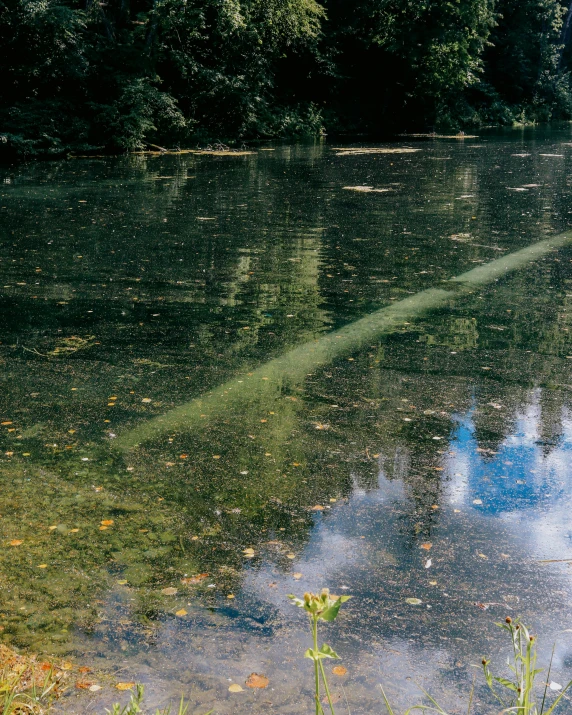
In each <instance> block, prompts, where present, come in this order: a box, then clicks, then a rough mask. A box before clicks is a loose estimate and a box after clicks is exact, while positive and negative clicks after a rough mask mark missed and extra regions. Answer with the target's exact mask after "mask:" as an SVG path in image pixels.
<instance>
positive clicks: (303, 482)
mask: <svg viewBox="0 0 572 715" xmlns="http://www.w3.org/2000/svg"><path fill="white" fill-rule="evenodd" d="M382 146H383V147H385V148H393V149H396V148H397V149H400V148H408V147H410V148H415V149H418V150H419V151H416V152H408V153H387V154H379V153H373V154H368V153H364V154H358V155H348V154H347V153H341V154H340V152H337V151H335V150H334V148H333V145H332V144H328V143H325V142H323V143H318V144H315V145H312V146H278V147H275V148H274V149H273V150H271V151H256V152H255V153H253V154H251V155H246V156H237V157H232V156H228V157H214V156H204V155H200V156H197V155H181V156H131V157H124V158H93V159H75V160H70V161H67V162H54V163H51V162H46V163H36V164H30V165H23V166H20V167H18V168H16V169H12V170H10V169H3V170H2V173H1V175H2V177H3V184H2V186H1V188H0V232H1V243H0V259H1V260H0V285H1V286H3V288H2V291H1V304H2V313H1V315H2V318H1V320H2V326H1V332H0V339H1V344H0V360H1V362H2V368H3V369H2V380H3V385H2V387H3V389H2V391H1V393H0V417H1V420H0V421H1V422H2V426H1V427H0V429H1V430H2V432H1V440H2V445H1V451H0V454H1V455H2V456H1V462H0V464H1V472H0V478H1V480H2V489H1V491H0V514H1V517H0V538H1V544H2V546H1V549H0V574H1V578H2V587H1V588H0V628H1V631H0V638H1V639H2V641H4V642H5V643H7V644H10V645H13V646H14V647H18V648H27V649H28V650H31V651H34V652H41V653H43V654H57V655H61V656H65V657H66V658H69V659H71V660H72V661H73V662H75V663H77V664H87V665H89V666H91V667H92V668H94V669H95V675H94V676H93V678H92V680H93V682H96V681H97V682H98V683H99V684H101V685H102V686H103V687H102V690H101V691H99V692H98V693H95V694H93V695H88V696H86V695H83V694H82V695H81V699H80V700H78V696H77V695H76V694H75V693H71V694H69V695H68V696H67V698H65V699H64V700H65V703H64V705H65V708H66V709H67V712H76V711H77V712H98V711H101V709H102V703H105V704H107V705H108V704H109V702H110V701H111V700H112V699H114V698H116V691H114V690H113V685H114V683H115V682H117V681H118V680H119V681H129V680H136V681H140V682H144V683H145V684H146V686H147V693H148V696H149V703H150V704H153V705H161V704H165V703H166V702H167V701H168V700H169V699H173V698H176V697H178V696H179V695H180V694H181V693H184V694H185V695H186V696H187V697H188V698H189V699H190V701H191V712H192V713H197V715H198V714H199V713H204V712H206V711H207V710H209V709H211V708H213V707H214V708H215V712H217V713H221V714H224V713H231V712H235V713H237V712H251V713H258V712H267V711H268V710H269V709H270V710H272V711H275V712H277V713H290V712H291V713H301V712H311V711H312V690H311V689H312V679H311V668H310V664H309V661H307V660H306V661H305V660H304V659H303V658H302V654H303V651H304V650H305V648H306V647H307V646H308V645H309V639H308V636H307V633H306V623H305V621H304V618H303V614H302V613H301V612H300V611H298V610H297V609H294V608H292V606H291V605H290V604H289V603H288V601H287V598H286V594H288V593H292V592H294V593H298V594H301V593H303V592H304V591H305V590H317V589H319V588H321V587H322V586H326V587H329V588H330V589H331V590H332V592H334V593H347V594H352V595H353V596H354V599H353V600H352V601H350V602H349V603H348V604H347V606H346V607H345V609H344V611H343V612H342V615H341V616H340V618H339V620H338V621H337V622H336V623H335V624H333V625H330V626H327V627H326V628H325V629H324V637H325V638H327V640H328V642H330V643H331V644H332V645H333V646H334V647H335V648H336V650H337V651H338V652H339V653H340V655H341V656H342V658H343V660H342V663H343V665H344V666H345V667H346V668H347V670H348V673H347V675H345V676H343V677H336V676H334V675H332V679H333V681H334V682H333V690H334V692H335V695H336V697H337V696H339V697H340V698H341V701H340V708H341V709H342V710H344V711H345V708H346V705H345V698H347V701H348V702H349V705H350V707H351V710H352V712H355V713H373V712H375V713H379V712H381V711H382V702H381V699H380V693H379V689H378V683H379V682H383V683H384V684H385V685H386V686H387V688H386V689H387V690H388V692H389V694H390V696H391V698H392V699H393V700H394V701H395V703H396V706H397V707H403V706H405V705H406V704H409V705H410V704H412V703H413V702H414V700H415V699H416V698H417V697H418V693H419V691H418V690H417V688H416V686H415V683H414V681H415V680H417V681H418V682H419V683H421V684H422V685H423V686H424V687H426V688H428V689H429V690H430V691H431V692H432V693H434V694H435V695H437V696H438V697H439V699H440V701H441V702H442V703H443V704H446V705H447V706H450V707H451V708H453V709H454V708H457V709H459V710H462V708H463V707H465V709H466V705H463V703H466V701H467V694H468V690H469V688H470V683H471V682H472V678H473V674H474V673H475V672H476V668H475V666H477V665H478V664H479V662H480V659H481V656H483V655H487V656H493V658H494V659H495V660H496V662H498V663H499V665H500V663H501V662H502V660H504V656H505V653H506V643H504V642H503V641H502V637H501V636H499V633H498V632H497V631H498V629H497V628H496V627H495V625H494V622H495V621H498V620H501V619H503V618H504V617H505V616H506V615H511V616H513V617H514V616H516V615H521V616H522V617H523V618H524V619H525V621H526V622H527V623H530V624H531V625H532V626H533V628H534V629H535V631H536V632H538V634H539V636H540V637H541V644H542V645H541V650H542V655H543V657H544V658H548V657H549V653H550V649H551V647H552V643H553V642H554V641H556V643H557V645H556V652H555V659H554V666H553V669H554V670H553V678H554V679H555V680H557V681H558V682H567V680H568V679H570V677H572V675H571V673H572V667H571V666H572V622H571V618H570V606H571V599H570V576H571V573H570V568H569V566H568V564H567V563H566V562H565V561H555V562H553V563H543V560H557V559H562V560H565V559H572V543H571V538H572V531H571V530H570V526H569V523H570V519H569V514H570V509H571V507H572V488H571V487H572V484H571V477H572V461H571V454H572V412H571V409H570V395H571V391H572V374H571V373H572V339H571V337H570V325H571V324H572V302H571V299H572V248H569V247H567V246H566V245H562V246H561V247H559V248H557V249H554V250H549V251H547V252H546V253H545V254H544V255H542V256H541V257H540V258H538V260H535V261H534V262H529V263H527V264H526V265H524V266H521V267H520V268H519V269H518V270H515V271H512V272H511V273H509V274H507V275H503V276H501V277H500V278H498V279H494V278H493V279H491V280H490V281H487V282H486V284H485V285H479V286H474V287H473V288H472V289H471V290H470V291H464V290H457V291H456V289H453V288H452V287H451V286H452V284H451V283H450V281H449V279H450V278H451V277H453V276H459V275H461V274H464V273H466V272H467V271H470V270H471V269H474V268H476V267H478V266H480V265H485V264H488V263H489V262H492V261H494V260H497V259H499V258H502V257H503V256H507V255H512V254H513V253H515V252H516V251H518V250H520V249H522V248H524V247H527V246H530V245H532V244H534V243H536V242H539V241H543V240H545V239H547V238H550V237H552V236H557V235H559V234H561V233H562V232H563V231H566V230H568V229H570V227H571V225H572V220H571V217H572V201H571V193H570V183H571V180H572V137H571V134H570V131H569V130H566V131H552V132H540V131H526V132H511V133H507V134H504V135H484V136H481V137H480V138H478V139H477V140H465V141H436V140H434V141H424V142H417V143H411V142H407V141H401V142H399V143H396V144H391V145H389V144H388V145H382ZM364 185H365V186H370V187H372V188H374V189H387V191H383V192H376V191H370V192H364V191H355V190H351V189H348V188H344V187H356V186H364ZM429 289H439V290H447V291H452V293H451V295H448V297H447V299H446V300H444V301H442V302H440V303H439V305H438V306H434V305H429V304H427V305H426V306H424V305H423V303H424V300H425V299H424V298H423V296H426V295H428V293H422V292H423V291H428V290H429ZM455 291H456V292H455ZM419 294H421V296H422V297H421V298H418V297H417V298H415V296H418V295H419ZM406 299H410V303H411V302H413V303H415V304H416V305H417V304H419V305H418V309H417V308H416V310H415V311H412V312H411V317H410V318H408V319H402V320H401V322H400V324H399V325H395V326H393V328H392V329H391V330H386V331H385V332H384V331H380V334H379V335H377V334H376V336H375V340H372V342H371V343H368V344H364V343H363V341H362V340H361V339H358V337H357V335H355V334H354V333H351V334H352V336H354V337H355V345H353V349H352V344H351V340H350V341H349V343H348V345H345V346H344V349H343V350H337V349H333V350H331V351H330V352H328V354H327V355H326V356H325V357H324V355H322V356H321V358H320V359H319V360H318V359H317V357H316V356H317V355H318V353H319V350H320V347H319V346H321V345H323V344H324V343H323V340H324V339H329V338H328V336H330V335H331V334H333V336H334V337H333V338H332V340H331V342H335V335H336V332H335V331H338V330H343V329H344V326H348V325H353V324H354V323H355V324H356V325H360V324H359V323H357V322H356V321H359V320H360V319H362V318H364V316H368V315H370V314H374V313H375V312H376V311H382V310H383V309H386V308H389V306H392V305H393V306H394V307H395V306H399V305H401V304H402V303H401V301H405V300H406ZM395 309H396V310H399V307H397V308H395ZM353 339H354V338H353V337H352V340H353ZM301 346H303V347H301ZM296 349H298V351H297V352H292V351H296ZM288 355H295V356H297V358H296V360H295V361H294V363H292V362H291V363H289V368H288V370H284V371H283V372H281V369H280V365H281V364H284V363H283V362H280V360H284V356H288ZM277 358H278V359H279V360H278V361H276V359H277ZM266 373H267V374H266ZM241 380H242V383H241V382H239V381H241ZM249 380H251V382H249ZM253 381H256V382H253ZM239 385H246V388H244V389H242V388H240V387H239ZM235 388H236V389H235ZM233 389H234V390H235V393H233V392H232V390H233ZM196 398H201V401H200V402H197V401H196ZM189 405H190V406H191V407H187V406H189ZM202 405H205V407H204V409H205V411H204V412H202V411H201V410H202V407H201V406H202ZM173 415H177V418H176V419H173ZM203 415H204V416H203ZM103 522H105V523H103ZM15 541H20V542H22V543H21V544H19V545H17V546H11V545H10V542H15ZM429 545H430V548H428V547H429ZM250 550H252V551H253V552H254V555H252V551H250ZM245 551H246V553H245ZM182 579H191V582H189V581H187V582H186V583H182ZM164 589H176V590H177V592H176V594H174V595H168V594H169V593H170V592H169V591H168V592H167V594H165V593H163V590H164ZM411 598H416V599H419V600H420V601H421V603H420V604H419V605H415V606H414V605H410V604H409V603H407V600H406V599H411ZM182 611H186V613H184V614H181V613H182ZM177 612H179V613H180V614H181V615H176V614H177ZM252 672H257V673H262V674H264V675H266V676H267V677H268V678H269V679H270V685H269V687H268V688H267V689H266V690H260V691H251V690H248V689H247V688H246V687H245V686H244V681H245V680H246V678H247V676H248V675H249V674H250V673H252ZM90 677H91V676H90ZM477 682H479V681H477ZM231 683H239V684H242V685H243V687H245V692H243V693H239V694H232V693H230V692H229V691H228V687H229V685H230V684H231ZM477 698H478V701H479V707H480V708H481V711H482V712H483V713H485V712H494V711H495V710H494V706H493V705H492V704H491V703H490V701H489V700H488V699H487V696H486V693H485V692H484V691H483V690H482V689H477ZM487 708H488V709H487Z"/></svg>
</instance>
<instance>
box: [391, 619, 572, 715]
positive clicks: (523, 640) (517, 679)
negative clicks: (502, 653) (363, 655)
mask: <svg viewBox="0 0 572 715" xmlns="http://www.w3.org/2000/svg"><path fill="white" fill-rule="evenodd" d="M496 625H497V626H499V627H500V628H502V629H503V630H505V631H506V632H507V633H508V634H509V635H510V639H511V643H512V649H513V655H512V658H511V657H509V658H507V665H508V667H509V669H510V671H511V673H512V679H510V680H509V679H508V678H502V677H500V676H498V675H493V674H492V673H491V670H490V668H489V664H490V662H491V661H490V660H487V659H486V658H483V660H482V666H483V672H484V675H485V680H486V682H487V685H488V686H489V689H490V691H491V692H492V694H493V695H494V697H495V698H496V700H497V701H498V702H499V703H500V705H501V706H502V708H503V710H502V711H501V712H502V713H514V715H552V713H553V712H554V710H555V709H556V708H557V707H558V705H559V703H560V701H561V700H562V698H563V697H564V693H565V692H566V691H567V690H568V688H569V687H570V686H571V685H572V680H571V681H570V682H569V683H568V684H567V685H566V686H565V687H564V688H563V689H562V692H561V693H560V694H559V695H558V697H557V698H556V700H555V701H554V702H553V703H552V705H550V706H548V703H547V702H546V694H547V692H548V686H549V683H550V671H551V669H552V658H551V659H550V665H549V667H548V673H547V677H546V682H545V683H544V691H543V693H542V701H541V703H540V706H539V705H538V696H537V693H536V691H537V688H536V687H535V680H536V678H537V676H538V675H539V674H540V673H542V672H543V670H544V669H543V668H537V667H536V659H537V652H536V637H535V636H533V635H531V634H530V632H529V630H528V628H527V627H526V626H524V625H523V624H522V623H520V621H519V620H518V619H516V620H514V621H513V619H512V618H507V619H506V620H505V622H504V623H497V624H496ZM552 654H553V655H554V650H553V651H552ZM418 687H420V689H421V690H423V693H424V694H425V695H426V697H427V698H428V699H429V700H430V701H431V705H414V706H413V707H411V708H409V710H407V711H406V712H405V715H409V713H411V712H413V711H414V710H420V711H421V712H423V713H426V712H434V713H439V715H447V712H446V711H445V710H443V708H442V707H441V706H440V705H439V704H438V703H437V702H436V701H435V700H434V699H433V698H432V697H431V695H429V693H428V692H427V691H426V690H424V689H423V688H421V686H418ZM380 688H381V693H382V695H383V699H384V702H385V707H386V708H387V712H388V713H389V715H395V713H394V711H393V709H392V707H391V705H390V703H389V700H388V698H387V695H386V694H385V691H384V690H383V687H382V686H381V685H380ZM473 688H474V683H473ZM472 701H473V689H471V694H470V698H469V708H468V710H467V715H470V710H471V705H472ZM545 707H546V709H545Z"/></svg>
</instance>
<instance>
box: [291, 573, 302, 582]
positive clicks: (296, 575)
mask: <svg viewBox="0 0 572 715" xmlns="http://www.w3.org/2000/svg"><path fill="white" fill-rule="evenodd" d="M292 578H295V579H296V581H298V579H301V578H302V574H301V573H293V574H292Z"/></svg>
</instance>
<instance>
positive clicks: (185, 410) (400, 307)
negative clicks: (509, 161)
mask: <svg viewBox="0 0 572 715" xmlns="http://www.w3.org/2000/svg"><path fill="white" fill-rule="evenodd" d="M569 243H572V231H566V232H564V233H561V234H558V235H557V236H553V237H551V238H548V239H546V240H544V241H539V242H537V243H534V244H532V245H531V246H527V247H526V248H523V249H521V250H519V251H515V252H514V253H510V254H508V255H507V256H504V257H503V258H499V259H497V260H495V261H491V262H490V263H486V264H485V265H481V266H479V267H478V268H473V269H472V270H470V271H467V272H466V273H462V274H461V275H458V276H455V277H454V278H451V279H450V280H449V281H447V282H445V284H444V287H443V288H428V289H427V290H423V291H420V292H419V293H416V294H415V295H412V296H410V297H409V298H405V299H404V300H401V301H399V302H398V303H394V304H392V305H390V306H387V307H385V308H381V309H380V310H376V311H375V312H374V313H371V314H370V315H367V316H365V317H364V318H361V319H360V320H356V321H355V322H354V323H350V324H349V325H346V326H345V327H343V328H341V329H340V330H336V331H334V332H332V333H328V334H327V335H324V336H322V337H320V338H317V339H316V340H313V341H311V342H308V343H304V344H303V345H300V346H298V347H297V348H294V349H293V350H290V351H288V352H286V353H284V354H283V355H281V356H280V357H277V358H274V359H273V360H270V361H269V362H267V363H265V364H264V365H262V366H261V367H258V368H256V369H255V370H253V371H252V372H249V373H248V374H243V375H239V376H238V377H235V378H232V379H231V380H229V381H228V382H225V383H224V384H222V385H220V386H219V387H216V388H213V389H212V390H210V391H209V392H208V393H206V394H204V395H202V396H200V397H196V398H194V399H193V400H191V401H190V402H186V403H184V404H182V405H180V406H179V407H176V408H174V409H172V410H169V411H168V412H166V413H165V414H164V415H160V416H159V417H154V418H153V419H151V420H148V421H147V422H143V423H142V424H140V425H138V426H137V427H135V428H134V429H132V430H130V431H128V432H125V433H124V434H123V435H120V436H119V437H118V438H117V440H116V442H115V446H116V447H118V448H119V449H122V450H129V449H133V448H135V447H137V446H138V445H140V444H142V443H143V442H147V441H149V440H151V439H154V438H156V437H158V436H160V435H161V434H164V433H165V432H172V431H176V430H177V429H181V428H183V429H185V430H189V429H191V428H192V427H193V426H200V427H204V426H205V425H206V424H208V422H209V421H210V420H212V419H215V418H216V417H218V416H220V415H223V414H225V413H226V412H228V411H230V412H236V411H237V410H240V411H242V412H245V411H248V407H249V405H251V404H254V403H258V402H260V400H262V399H265V400H268V399H272V398H273V397H274V398H278V397H279V395H280V393H281V392H282V390H283V389H284V388H288V387H290V386H293V385H296V384H299V383H300V382H302V381H303V380H304V378H305V377H306V375H307V374H308V373H309V372H313V371H314V370H315V369H316V368H319V367H321V366H324V365H327V364H328V363H330V362H331V361H332V360H334V359H335V358H337V357H340V356H342V355H345V354H348V353H350V352H355V351H358V350H360V349H361V348H363V347H364V346H366V345H369V344H370V343H371V342H372V341H374V340H376V339H377V338H379V337H381V336H382V335H387V334H388V333H391V332H394V331H396V330H399V329H400V328H402V327H403V324H404V323H405V322H407V321H410V320H412V319H415V318H419V317H421V316H422V315H424V314H426V313H427V312H429V311H431V310H435V309H436V308H440V307H442V306H445V305H447V304H448V303H449V302H450V301H452V300H454V299H456V298H458V297H459V296H461V295H465V294H467V293H471V292H472V291H473V290H474V289H475V288H476V287H478V286H482V285H487V284H489V283H493V282H494V281H496V280H498V279H499V278H502V277H503V276H505V275H506V274H508V273H511V272H512V271H516V270H518V269H519V268H523V267H524V266H526V265H527V264H529V263H531V262H533V261H535V260H537V259H539V258H541V257H542V256H544V255H546V254H547V253H549V252H550V251H553V250H555V249H558V248H561V247H562V246H565V245H567V244H569Z"/></svg>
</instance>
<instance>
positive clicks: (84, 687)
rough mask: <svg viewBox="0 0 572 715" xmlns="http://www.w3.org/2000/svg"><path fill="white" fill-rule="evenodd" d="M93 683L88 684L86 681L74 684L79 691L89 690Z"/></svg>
mask: <svg viewBox="0 0 572 715" xmlns="http://www.w3.org/2000/svg"><path fill="white" fill-rule="evenodd" d="M92 685H93V683H90V682H88V681H87V680H78V681H77V682H76V684H75V687H76V688H79V689H80V690H89V689H90V688H91V686H92Z"/></svg>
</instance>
